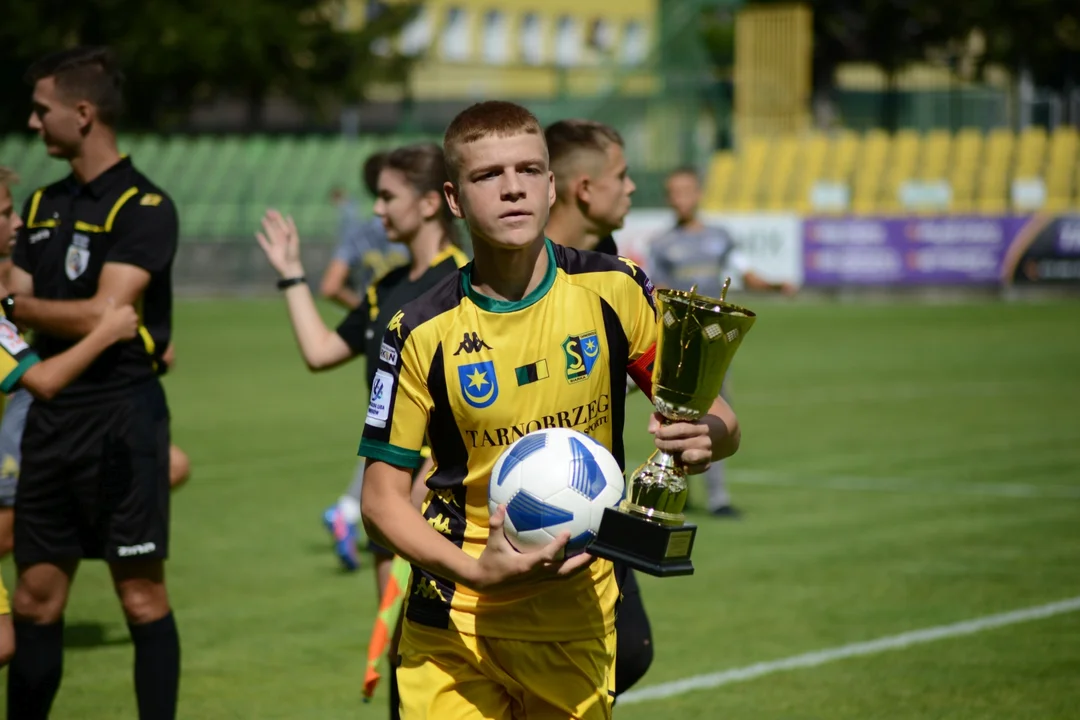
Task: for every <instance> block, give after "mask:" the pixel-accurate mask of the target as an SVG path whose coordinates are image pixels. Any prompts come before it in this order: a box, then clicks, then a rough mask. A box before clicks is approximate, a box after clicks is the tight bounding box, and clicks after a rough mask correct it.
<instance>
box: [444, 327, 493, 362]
mask: <svg viewBox="0 0 1080 720" xmlns="http://www.w3.org/2000/svg"><path fill="white" fill-rule="evenodd" d="M493 349H494V348H492V347H491V346H490V345H488V344H487V343H486V342H484V341H483V340H481V339H480V336H479V335H477V334H476V333H473V334H472V337H470V336H469V333H465V337H463V338H462V340H461V344H460V345H458V349H457V351H456V352H455V353H454V357H457V356H458V355H460V354H461V352H462V351H465V353H466V354H468V353H474V352H480V351H481V350H493Z"/></svg>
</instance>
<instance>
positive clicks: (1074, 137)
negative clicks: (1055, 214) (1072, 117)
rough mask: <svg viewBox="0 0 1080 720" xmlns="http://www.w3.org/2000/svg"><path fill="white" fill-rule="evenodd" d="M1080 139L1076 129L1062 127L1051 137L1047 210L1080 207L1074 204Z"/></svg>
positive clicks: (1047, 166) (1047, 181) (1079, 160)
mask: <svg viewBox="0 0 1080 720" xmlns="http://www.w3.org/2000/svg"><path fill="white" fill-rule="evenodd" d="M1078 146H1080V137H1078V133H1077V130H1076V128H1074V127H1066V126H1060V127H1058V128H1057V129H1056V130H1054V133H1053V134H1052V135H1051V136H1050V143H1049V149H1048V150H1047V165H1046V176H1045V180H1046V209H1047V210H1053V211H1062V210H1069V209H1072V208H1074V207H1080V203H1077V202H1074V201H1075V198H1074V196H1073V190H1074V182H1073V181H1074V173H1073V170H1074V169H1075V168H1080V158H1078V157H1077V152H1078Z"/></svg>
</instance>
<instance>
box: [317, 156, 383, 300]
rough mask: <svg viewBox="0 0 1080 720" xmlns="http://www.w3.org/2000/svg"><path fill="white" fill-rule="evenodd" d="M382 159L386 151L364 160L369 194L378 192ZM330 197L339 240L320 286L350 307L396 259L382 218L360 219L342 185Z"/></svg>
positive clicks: (364, 174) (330, 296)
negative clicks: (337, 219) (337, 212)
mask: <svg viewBox="0 0 1080 720" xmlns="http://www.w3.org/2000/svg"><path fill="white" fill-rule="evenodd" d="M385 162H386V153H381V152H380V153H375V154H374V155H372V156H371V157H369V158H368V159H367V161H366V162H365V163H364V170H363V178H364V184H365V185H366V186H367V189H368V192H369V193H370V194H371V196H372V197H374V196H375V195H376V194H377V193H378V189H377V183H378V179H379V171H380V170H382V167H383V165H384V164H385ZM330 201H331V202H332V203H333V204H334V205H336V206H338V208H339V209H340V222H339V226H338V238H339V241H338V246H337V249H336V250H335V251H334V257H333V258H332V259H331V260H330V264H329V265H328V266H327V267H326V271H325V272H324V273H323V277H322V283H321V284H320V288H319V289H320V292H321V294H322V296H323V297H325V298H327V299H329V300H333V301H334V302H336V303H337V304H339V305H341V306H342V307H345V308H346V309H349V310H352V309H355V308H357V307H359V305H360V295H361V294H362V293H363V292H364V291H365V290H366V288H367V287H368V285H370V284H371V283H372V282H373V281H374V280H375V279H376V278H377V277H379V276H381V275H383V274H384V273H385V272H386V271H387V270H389V269H390V268H391V267H392V266H393V265H396V264H399V263H395V262H394V258H393V257H392V256H391V255H390V254H389V251H390V244H389V242H387V239H386V229H385V228H384V227H383V223H382V220H380V219H379V218H377V217H372V218H370V219H368V220H363V219H361V216H360V210H359V208H358V207H357V204H356V203H355V202H354V201H352V200H350V199H349V198H348V197H347V196H346V195H345V192H344V190H342V189H341V188H334V189H333V190H332V191H331V192H330ZM401 261H404V257H402V258H401Z"/></svg>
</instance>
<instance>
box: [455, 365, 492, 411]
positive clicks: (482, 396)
mask: <svg viewBox="0 0 1080 720" xmlns="http://www.w3.org/2000/svg"><path fill="white" fill-rule="evenodd" d="M458 383H459V384H460V385H461V396H462V397H463V398H465V402H467V403H469V405H472V406H473V407H474V408H478V409H481V410H482V409H484V408H486V407H488V406H489V405H491V403H493V402H495V398H497V397H499V380H498V378H496V377H495V363H493V362H492V361H491V360H484V361H482V362H476V363H469V364H468V365H461V366H460V367H458Z"/></svg>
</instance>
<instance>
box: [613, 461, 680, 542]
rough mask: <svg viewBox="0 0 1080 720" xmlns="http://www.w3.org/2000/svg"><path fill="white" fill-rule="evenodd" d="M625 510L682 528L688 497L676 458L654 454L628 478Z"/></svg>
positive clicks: (624, 503)
mask: <svg viewBox="0 0 1080 720" xmlns="http://www.w3.org/2000/svg"><path fill="white" fill-rule="evenodd" d="M628 495H629V497H628V498H627V499H626V500H625V501H624V502H623V507H624V508H625V510H626V511H628V512H630V513H633V514H634V515H638V516H640V517H643V518H646V519H649V520H653V521H655V522H659V523H661V524H663V525H672V526H679V525H682V524H683V522H684V521H685V519H686V517H685V516H684V515H683V508H685V507H686V500H687V497H688V495H689V493H688V485H687V483H686V472H685V470H683V469H682V468H681V467H679V465H678V463H677V462H676V461H675V458H674V457H672V456H671V455H670V454H668V453H666V452H663V451H662V450H657V451H655V452H654V453H653V454H652V455H651V456H650V457H649V459H648V460H646V461H645V463H644V464H643V465H642V466H641V467H639V468H638V469H637V470H636V471H635V472H634V475H633V477H632V478H631V479H630V486H629V493H628Z"/></svg>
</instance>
